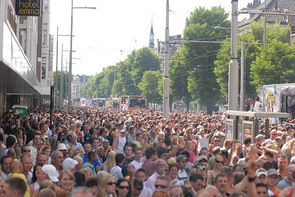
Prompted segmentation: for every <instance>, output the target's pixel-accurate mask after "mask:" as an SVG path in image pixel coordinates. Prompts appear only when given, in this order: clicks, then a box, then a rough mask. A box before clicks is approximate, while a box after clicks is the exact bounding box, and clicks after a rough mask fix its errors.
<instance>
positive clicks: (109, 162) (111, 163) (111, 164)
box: [101, 150, 117, 173]
mask: <svg viewBox="0 0 295 197" xmlns="http://www.w3.org/2000/svg"><path fill="white" fill-rule="evenodd" d="M116 154H117V153H116V151H113V150H112V151H110V152H109V153H108V155H107V160H106V161H105V162H104V163H103V164H102V165H101V168H102V169H103V168H104V167H106V171H107V172H108V173H110V171H111V169H112V168H113V167H114V166H115V165H116V160H115V157H116Z"/></svg>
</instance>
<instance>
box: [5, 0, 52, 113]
mask: <svg viewBox="0 0 295 197" xmlns="http://www.w3.org/2000/svg"><path fill="white" fill-rule="evenodd" d="M19 1H21V0H19ZM19 1H16V0H1V1H0V106H1V107H0V113H3V112H5V111H7V110H9V109H11V108H12V106H13V105H24V106H28V107H29V108H32V107H37V106H42V105H43V104H44V102H45V100H47V101H48V99H49V98H50V86H51V85H53V83H52V56H53V54H52V49H53V47H52V43H53V38H52V36H51V35H49V25H50V21H49V15H50V9H49V0H43V1H40V7H39V8H40V10H39V12H40V16H23V15H17V13H16V3H17V2H18V3H19Z"/></svg>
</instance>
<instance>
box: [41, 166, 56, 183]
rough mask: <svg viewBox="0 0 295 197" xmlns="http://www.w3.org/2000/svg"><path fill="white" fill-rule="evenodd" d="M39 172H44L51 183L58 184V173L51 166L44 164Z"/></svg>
mask: <svg viewBox="0 0 295 197" xmlns="http://www.w3.org/2000/svg"><path fill="white" fill-rule="evenodd" d="M41 170H42V171H43V172H45V173H46V174H47V175H48V176H49V178H50V180H51V181H52V182H58V177H59V173H58V171H57V170H56V169H55V167H54V166H53V165H51V164H45V165H44V166H42V168H41Z"/></svg>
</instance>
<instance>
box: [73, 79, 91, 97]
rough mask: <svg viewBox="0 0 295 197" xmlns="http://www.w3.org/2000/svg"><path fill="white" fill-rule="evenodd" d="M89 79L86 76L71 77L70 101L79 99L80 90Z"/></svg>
mask: <svg viewBox="0 0 295 197" xmlns="http://www.w3.org/2000/svg"><path fill="white" fill-rule="evenodd" d="M90 79H91V77H90V76H87V75H73V81H72V99H78V98H81V88H82V87H83V86H85V85H86V84H87V82H89V80H90Z"/></svg>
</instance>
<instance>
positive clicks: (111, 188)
mask: <svg viewBox="0 0 295 197" xmlns="http://www.w3.org/2000/svg"><path fill="white" fill-rule="evenodd" d="M226 118H227V116H226V114H225V113H219V112H213V113H212V114H210V115H209V114H206V113H205V112H200V113H192V112H186V111H182V112H180V111H173V112H171V113H170V116H169V120H166V119H165V118H163V116H162V112H160V111H119V110H116V109H109V108H86V107H85V108H74V109H72V110H71V111H68V110H66V109H63V110H56V111H54V113H53V114H52V117H51V120H52V121H50V118H49V114H48V113H46V112H43V111H41V110H38V109H35V110H33V111H32V112H31V113H30V114H29V115H25V116H20V115H18V114H16V113H14V112H12V111H9V112H6V113H4V115H3V116H2V117H1V118H0V161H1V178H0V197H2V196H5V197H6V196H11V195H13V196H15V197H18V196H25V197H30V196H31V197H55V196H58V197H66V196H71V197H74V196H76V197H78V196H79V197H82V196H85V197H91V196H95V197H116V196H118V197H160V196H163V197H168V196H171V197H190V196H193V197H194V196H200V197H202V196H206V197H210V196H212V197H213V196H214V197H217V196H222V197H225V196H232V197H242V196H257V197H262V196H264V197H265V196H293V195H294V196H295V192H294V187H293V186H294V183H295V139H294V138H295V132H294V131H293V128H292V127H291V126H288V125H287V124H278V125H277V124H270V125H269V128H268V129H266V125H264V123H263V122H261V124H260V131H259V135H257V136H254V138H253V139H254V141H252V139H251V138H247V139H244V141H243V142H241V141H239V140H230V139H226V135H225V120H226ZM288 121H290V120H288ZM267 130H269V131H270V132H269V135H268V133H266V131H267ZM267 136H269V137H268V138H267Z"/></svg>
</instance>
